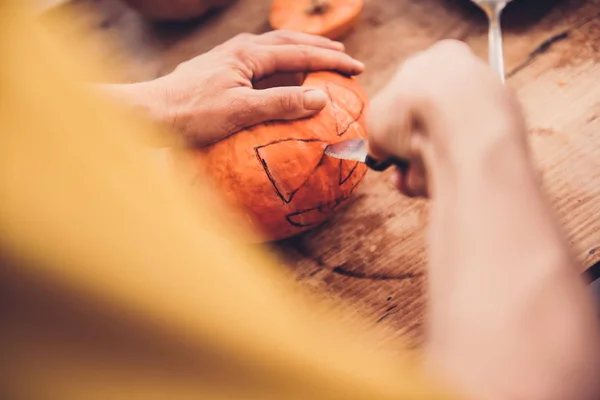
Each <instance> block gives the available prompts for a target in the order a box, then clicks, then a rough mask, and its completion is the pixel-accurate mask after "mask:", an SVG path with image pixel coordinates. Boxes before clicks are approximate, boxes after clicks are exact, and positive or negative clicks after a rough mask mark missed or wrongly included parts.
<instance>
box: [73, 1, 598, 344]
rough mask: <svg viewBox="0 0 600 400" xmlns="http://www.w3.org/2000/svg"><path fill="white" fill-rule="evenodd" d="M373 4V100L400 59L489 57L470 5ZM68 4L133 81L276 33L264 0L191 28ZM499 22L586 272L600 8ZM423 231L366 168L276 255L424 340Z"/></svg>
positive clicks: (365, 30)
mask: <svg viewBox="0 0 600 400" xmlns="http://www.w3.org/2000/svg"><path fill="white" fill-rule="evenodd" d="M365 3H366V4H365V8H364V11H363V13H362V18H361V20H360V22H359V25H358V28H357V29H356V30H355V32H354V33H353V34H351V35H350V36H349V37H347V38H346V40H345V44H346V47H347V50H348V52H349V53H350V54H352V55H353V56H355V57H356V58H358V59H360V60H362V61H364V62H365V63H366V65H367V71H366V72H365V73H364V74H363V75H362V76H361V77H360V81H361V83H362V85H363V86H364V87H365V89H366V90H367V92H368V94H369V95H373V94H375V93H376V92H377V90H378V89H379V88H381V87H382V86H383V85H384V84H385V82H386V81H387V80H388V79H389V78H390V77H391V75H392V74H393V72H394V70H395V68H396V67H397V65H398V64H399V63H400V62H401V61H402V60H403V59H404V58H406V57H408V56H410V55H411V54H413V53H415V52H417V51H420V50H422V49H425V48H427V47H428V46H430V45H431V44H432V43H434V42H436V41H438V40H440V39H443V38H457V39H461V40H464V41H466V42H467V43H468V44H470V45H471V46H472V47H473V48H474V50H475V51H476V52H477V53H478V54H480V55H481V56H483V57H485V56H486V53H487V37H486V34H487V26H486V20H485V17H484V15H483V14H482V13H481V12H480V11H479V10H478V9H477V8H475V7H474V6H473V5H472V4H470V2H469V1H467V0H420V1H410V0H394V1H386V0H366V1H365ZM66 7H68V8H70V9H72V10H76V11H80V12H81V17H80V18H78V19H76V20H74V21H73V24H72V26H69V27H66V28H65V32H64V33H65V34H81V33H80V32H81V30H82V29H85V31H86V37H87V38H88V39H89V45H90V46H98V44H97V41H98V40H105V39H108V40H110V42H111V43H112V45H111V47H109V48H108V49H106V48H101V47H99V46H98V51H101V52H102V56H103V60H104V62H106V64H107V65H109V66H111V67H116V68H119V69H120V70H121V71H122V72H123V73H124V79H126V80H131V81H138V80H146V79H152V78H154V77H157V76H160V75H163V74H165V73H167V72H169V71H170V70H172V69H173V68H174V67H175V66H176V65H177V64H178V63H179V62H181V61H184V60H186V59H188V58H190V57H192V56H194V55H197V54H199V53H201V52H204V51H207V50H209V49H210V48H211V47H213V46H215V45H217V44H219V43H221V42H223V41H225V40H226V39H228V38H230V37H232V36H234V35H235V34H237V33H239V32H254V33H259V32H264V31H267V30H268V29H269V27H268V23H267V15H268V10H269V1H268V0H238V2H237V3H236V4H234V5H233V6H232V7H230V8H229V9H227V10H226V11H223V12H221V13H218V14H214V15H212V16H211V17H210V18H205V19H203V20H201V21H197V22H195V23H191V24H185V25H184V26H152V25H151V24H149V23H147V22H145V21H144V20H143V19H141V18H140V17H139V16H138V15H137V14H136V13H135V12H133V11H131V10H129V9H127V8H126V7H124V6H123V5H121V4H120V3H118V2H117V0H96V1H92V0H78V1H72V2H70V3H69V4H68V5H67V6H66ZM503 21H504V26H505V55H506V64H507V65H506V67H507V71H508V77H509V79H508V84H509V85H510V86H512V87H513V88H514V89H516V91H517V92H518V95H519V97H520V99H521V100H522V102H523V104H524V107H525V109H526V113H527V116H528V121H529V125H530V136H531V144H532V148H533V152H534V154H535V158H536V162H537V164H538V166H539V168H540V171H541V173H542V175H543V179H544V184H545V189H546V190H547V193H548V196H549V199H550V201H551V202H552V204H553V205H554V207H555V209H556V211H557V216H558V217H559V218H560V220H561V221H562V223H563V224H564V226H565V231H566V234H567V235H568V238H569V240H570V242H571V244H572V245H573V248H574V251H575V254H576V255H577V257H578V258H579V260H580V261H581V263H582V268H583V267H585V266H588V265H590V264H592V263H593V262H596V261H598V260H600V65H598V63H597V62H598V61H600V0H588V1H586V0H564V1H558V0H547V1H542V0H539V1H535V0H530V1H528V0H516V1H515V2H514V3H513V4H511V5H509V6H508V8H507V9H506V12H505V14H504V20H503ZM440 68H443V66H440ZM515 222H518V221H515ZM426 226H427V204H426V202H424V201H415V200H408V199H405V198H402V197H401V196H400V195H398V194H397V193H395V192H394V190H393V188H392V187H391V186H390V184H389V183H388V175H387V174H383V175H379V174H376V173H372V174H369V175H368V176H367V178H366V180H365V182H364V184H363V185H362V186H361V189H360V190H359V191H358V192H357V194H356V196H355V198H354V201H353V202H352V204H351V205H350V206H349V207H348V208H347V209H346V210H345V211H344V212H342V213H340V214H339V215H338V216H337V217H335V218H334V219H333V220H332V221H330V222H328V223H327V224H325V225H324V226H322V227H320V228H318V229H315V230H314V231H312V232H309V233H307V234H305V235H303V236H300V237H298V238H295V239H292V240H289V241H286V242H284V243H282V244H280V245H278V246H277V247H276V251H279V252H280V253H281V254H282V255H283V257H284V258H285V259H286V260H287V262H286V265H287V266H288V267H289V268H290V269H291V270H292V271H293V273H294V274H295V275H296V276H297V278H298V281H300V282H302V283H303V284H305V285H306V286H307V287H310V288H312V289H314V291H315V293H317V294H318V295H320V296H327V297H332V298H337V299H341V300H342V302H341V303H342V304H344V305H345V306H348V309H346V310H345V311H344V312H346V313H348V314H347V315H348V316H349V317H350V318H353V317H354V316H355V315H356V314H359V315H360V316H362V317H365V318H367V321H371V322H372V323H373V324H374V325H377V326H378V327H381V329H383V330H384V332H385V336H386V337H387V338H388V339H389V340H392V341H395V340H398V339H400V338H405V339H406V338H408V339H409V342H410V343H412V344H414V345H418V344H419V342H420V340H421V339H422V331H421V327H422V321H423V314H424V306H425V298H424V296H423V290H422V286H423V282H424V272H425V265H426V261H427V257H426V247H425V240H424V232H425V229H426ZM490 257H494V255H493V254H490ZM515 279H518V277H515Z"/></svg>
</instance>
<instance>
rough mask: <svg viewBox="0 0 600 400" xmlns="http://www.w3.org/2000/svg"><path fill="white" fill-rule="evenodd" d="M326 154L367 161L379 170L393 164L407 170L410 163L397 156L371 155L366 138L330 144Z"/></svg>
mask: <svg viewBox="0 0 600 400" xmlns="http://www.w3.org/2000/svg"><path fill="white" fill-rule="evenodd" d="M325 154H326V155H328V156H329V157H333V158H337V159H340V160H349V161H358V162H361V163H365V164H366V165H367V167H369V168H370V169H372V170H374V171H379V172H381V171H385V170H386V169H388V168H389V167H391V166H395V167H398V168H400V169H401V170H403V171H406V170H407V169H408V167H409V165H410V164H409V162H408V161H407V160H405V159H401V158H397V157H390V158H388V159H386V160H383V161H381V160H377V159H375V158H373V157H371V156H370V155H369V153H368V150H367V141H366V140H364V139H348V140H342V141H341V142H337V143H334V144H330V145H329V146H327V147H326V148H325Z"/></svg>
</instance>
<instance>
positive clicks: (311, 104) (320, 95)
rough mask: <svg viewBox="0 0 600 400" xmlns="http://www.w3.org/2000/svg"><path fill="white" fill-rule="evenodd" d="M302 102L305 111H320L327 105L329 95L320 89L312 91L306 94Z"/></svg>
mask: <svg viewBox="0 0 600 400" xmlns="http://www.w3.org/2000/svg"><path fill="white" fill-rule="evenodd" d="M302 101H303V103H304V104H303V105H304V109H305V110H320V109H322V108H323V107H325V104H327V95H326V94H325V92H324V91H322V90H319V89H310V90H307V91H305V92H304V94H303V96H302Z"/></svg>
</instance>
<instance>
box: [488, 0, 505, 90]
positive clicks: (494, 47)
mask: <svg viewBox="0 0 600 400" xmlns="http://www.w3.org/2000/svg"><path fill="white" fill-rule="evenodd" d="M505 6H506V4H504V3H496V4H493V5H490V8H489V9H488V10H486V11H487V14H488V17H489V20H490V31H489V39H488V40H489V42H488V46H489V50H488V51H489V63H490V65H491V67H492V68H493V69H494V71H496V72H497V73H498V75H499V76H500V79H501V80H502V83H504V82H505V72H504V51H503V48H502V28H501V26H500V18H501V16H502V10H503V9H504V7H505Z"/></svg>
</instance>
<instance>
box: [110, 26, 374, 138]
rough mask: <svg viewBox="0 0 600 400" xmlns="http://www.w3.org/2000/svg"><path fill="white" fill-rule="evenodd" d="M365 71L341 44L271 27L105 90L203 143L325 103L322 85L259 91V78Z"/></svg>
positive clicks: (314, 110)
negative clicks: (157, 75)
mask: <svg viewBox="0 0 600 400" xmlns="http://www.w3.org/2000/svg"><path fill="white" fill-rule="evenodd" d="M363 69H364V65H363V64H362V63H361V62H359V61H357V60H355V59H353V58H352V57H350V56H349V55H347V54H346V53H345V52H344V45H343V44H341V43H339V42H335V41H332V40H329V39H326V38H323V37H319V36H313V35H308V34H303V33H297V32H288V31H273V32H269V33H265V34H262V35H252V34H241V35H238V36H236V37H235V38H233V39H231V40H229V41H227V42H225V43H223V44H222V45H220V46H217V47H215V48H214V49H213V50H211V51H209V52H207V53H205V54H202V55H200V56H198V57H196V58H193V59H191V60H190V61H187V62H184V63H182V64H180V65H179V66H178V67H177V68H176V69H175V70H174V71H173V72H171V73H170V74H168V75H166V76H163V77H161V78H158V79H156V80H154V81H150V82H142V83H136V84H130V85H108V86H105V88H107V90H108V91H109V92H110V93H113V94H116V95H120V96H121V97H123V98H124V100H126V101H128V102H129V103H131V104H133V105H138V106H141V107H143V108H145V109H146V111H147V112H148V113H149V115H150V116H151V117H153V119H155V120H158V121H160V122H163V123H166V124H168V125H170V126H171V127H173V128H175V130H177V131H179V132H181V133H183V134H184V135H185V136H186V137H187V138H188V139H189V140H190V142H193V143H194V144H196V145H200V146H201V145H206V144H210V143H213V142H215V141H218V140H220V139H223V138H224V137H227V136H229V135H231V134H234V133H236V132H238V131H240V130H242V129H244V128H247V127H249V126H252V125H255V124H258V123H261V122H265V121H270V120H285V119H297V118H303V117H308V116H310V115H313V114H315V113H317V112H319V111H320V110H321V109H322V108H323V107H324V106H325V104H326V102H327V95H326V94H325V92H323V91H322V90H312V89H311V88H309V87H302V86H274V87H266V88H264V89H258V87H259V86H257V85H260V84H261V81H262V83H264V81H265V80H266V79H269V78H272V77H273V76H277V75H279V74H288V75H293V74H304V73H306V72H310V71H317V70H335V71H339V72H341V73H344V74H347V75H355V74H359V73H361V72H362V71H363ZM298 83H299V82H298ZM262 86H263V87H264V86H268V85H265V84H263V85H262Z"/></svg>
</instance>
